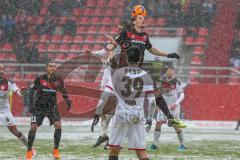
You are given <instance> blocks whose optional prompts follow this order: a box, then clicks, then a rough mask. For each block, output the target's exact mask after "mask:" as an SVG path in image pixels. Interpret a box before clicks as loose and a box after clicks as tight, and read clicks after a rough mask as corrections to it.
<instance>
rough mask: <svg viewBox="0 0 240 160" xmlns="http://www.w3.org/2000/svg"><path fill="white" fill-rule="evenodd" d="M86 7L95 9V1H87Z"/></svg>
mask: <svg viewBox="0 0 240 160" xmlns="http://www.w3.org/2000/svg"><path fill="white" fill-rule="evenodd" d="M86 6H87V7H95V6H96V0H87V1H86Z"/></svg>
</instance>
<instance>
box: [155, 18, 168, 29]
mask: <svg viewBox="0 0 240 160" xmlns="http://www.w3.org/2000/svg"><path fill="white" fill-rule="evenodd" d="M165 25H166V20H165V19H164V18H158V19H157V21H156V26H157V27H162V26H165Z"/></svg>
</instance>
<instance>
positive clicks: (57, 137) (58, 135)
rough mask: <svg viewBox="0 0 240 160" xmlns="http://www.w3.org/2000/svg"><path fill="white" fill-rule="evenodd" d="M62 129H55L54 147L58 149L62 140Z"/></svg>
mask: <svg viewBox="0 0 240 160" xmlns="http://www.w3.org/2000/svg"><path fill="white" fill-rule="evenodd" d="M61 134H62V129H61V128H59V129H55V132H54V149H58V146H59V143H60V140H61Z"/></svg>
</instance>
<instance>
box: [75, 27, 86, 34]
mask: <svg viewBox="0 0 240 160" xmlns="http://www.w3.org/2000/svg"><path fill="white" fill-rule="evenodd" d="M76 32H77V34H83V33H85V32H86V27H85V26H80V27H77V31H76Z"/></svg>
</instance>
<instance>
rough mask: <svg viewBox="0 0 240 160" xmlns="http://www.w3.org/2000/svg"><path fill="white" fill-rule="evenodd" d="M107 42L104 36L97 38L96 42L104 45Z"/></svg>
mask: <svg viewBox="0 0 240 160" xmlns="http://www.w3.org/2000/svg"><path fill="white" fill-rule="evenodd" d="M105 40H106V37H105V36H104V35H99V36H97V37H96V42H97V43H104V42H105Z"/></svg>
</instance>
